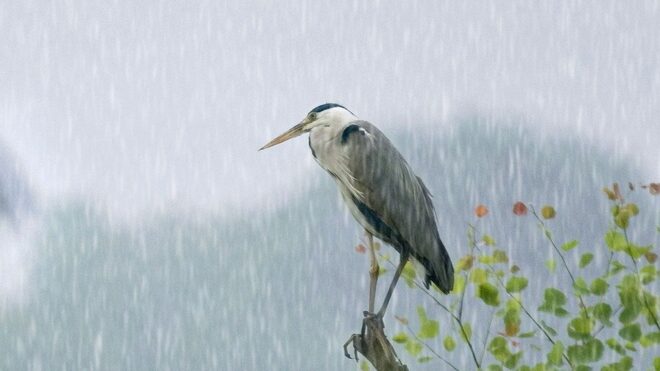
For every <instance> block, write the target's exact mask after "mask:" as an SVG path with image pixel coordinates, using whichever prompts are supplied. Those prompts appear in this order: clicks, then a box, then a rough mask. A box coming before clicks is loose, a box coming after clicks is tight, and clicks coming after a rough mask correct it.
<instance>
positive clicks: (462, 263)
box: [456, 255, 474, 271]
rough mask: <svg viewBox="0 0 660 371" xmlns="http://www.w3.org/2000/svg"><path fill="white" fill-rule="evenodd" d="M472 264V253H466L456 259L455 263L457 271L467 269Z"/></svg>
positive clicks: (470, 267)
mask: <svg viewBox="0 0 660 371" xmlns="http://www.w3.org/2000/svg"><path fill="white" fill-rule="evenodd" d="M473 265H474V255H466V256H464V257H462V258H460V259H459V260H458V262H457V263H456V270H457V271H469V270H470V269H472V266H473Z"/></svg>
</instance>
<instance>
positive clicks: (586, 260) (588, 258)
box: [580, 252, 594, 268]
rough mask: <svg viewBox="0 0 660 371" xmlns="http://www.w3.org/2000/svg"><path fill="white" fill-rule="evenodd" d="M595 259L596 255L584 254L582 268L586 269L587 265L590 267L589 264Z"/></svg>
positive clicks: (581, 260)
mask: <svg viewBox="0 0 660 371" xmlns="http://www.w3.org/2000/svg"><path fill="white" fill-rule="evenodd" d="M593 259H594V254H592V253H590V252H588V253H584V254H582V256H581V257H580V268H584V267H586V266H587V265H589V263H591V261H592V260H593Z"/></svg>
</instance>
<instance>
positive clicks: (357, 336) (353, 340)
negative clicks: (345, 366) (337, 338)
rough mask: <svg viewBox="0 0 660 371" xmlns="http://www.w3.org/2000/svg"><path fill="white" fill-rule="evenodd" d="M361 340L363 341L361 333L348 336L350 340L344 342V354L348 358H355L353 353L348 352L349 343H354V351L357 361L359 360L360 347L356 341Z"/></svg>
mask: <svg viewBox="0 0 660 371" xmlns="http://www.w3.org/2000/svg"><path fill="white" fill-rule="evenodd" d="M360 341H362V335H360V334H353V335H351V337H349V338H348V340H347V341H346V342H345V343H344V355H345V356H346V358H348V359H353V357H351V354H350V353H349V352H348V346H349V344H353V353H354V356H355V362H357V361H358V355H357V354H358V348H357V345H356V342H360Z"/></svg>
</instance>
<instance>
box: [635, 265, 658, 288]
mask: <svg viewBox="0 0 660 371" xmlns="http://www.w3.org/2000/svg"><path fill="white" fill-rule="evenodd" d="M657 275H658V271H657V270H656V268H655V266H654V265H647V266H645V267H643V268H642V269H640V270H639V276H640V278H641V280H642V283H643V284H645V285H646V284H649V283H651V282H653V281H654V280H655V277H656V276H657Z"/></svg>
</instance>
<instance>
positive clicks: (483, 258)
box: [479, 255, 496, 265]
mask: <svg viewBox="0 0 660 371" xmlns="http://www.w3.org/2000/svg"><path fill="white" fill-rule="evenodd" d="M479 263H481V264H486V265H493V264H495V263H496V261H495V257H494V256H492V255H479Z"/></svg>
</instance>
